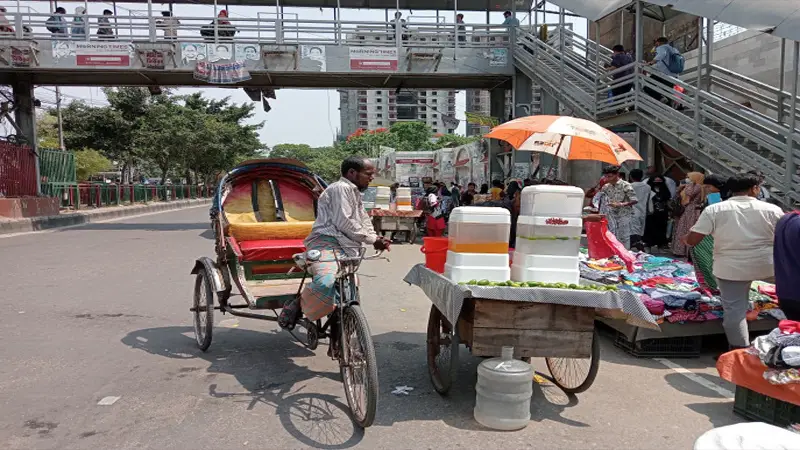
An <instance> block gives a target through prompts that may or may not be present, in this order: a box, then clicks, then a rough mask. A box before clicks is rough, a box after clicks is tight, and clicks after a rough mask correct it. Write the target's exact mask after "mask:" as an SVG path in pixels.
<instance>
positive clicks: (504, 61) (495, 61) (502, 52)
mask: <svg viewBox="0 0 800 450" xmlns="http://www.w3.org/2000/svg"><path fill="white" fill-rule="evenodd" d="M488 57H489V67H506V66H507V65H508V49H507V48H492V49H489V55H488Z"/></svg>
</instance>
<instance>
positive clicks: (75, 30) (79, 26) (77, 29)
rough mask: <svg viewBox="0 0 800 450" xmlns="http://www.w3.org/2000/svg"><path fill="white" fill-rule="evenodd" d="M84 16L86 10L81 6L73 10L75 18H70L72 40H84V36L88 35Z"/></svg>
mask: <svg viewBox="0 0 800 450" xmlns="http://www.w3.org/2000/svg"><path fill="white" fill-rule="evenodd" d="M85 14H86V8H84V7H83V6H78V7H77V8H75V17H73V18H72V29H71V30H70V31H71V32H72V37H73V39H85V38H86V35H87V34H88V32H89V30H88V29H87V24H86V18H85V17H84V15H85Z"/></svg>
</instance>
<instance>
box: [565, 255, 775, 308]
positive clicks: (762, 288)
mask: <svg viewBox="0 0 800 450" xmlns="http://www.w3.org/2000/svg"><path fill="white" fill-rule="evenodd" d="M633 254H634V255H635V256H636V262H635V263H634V271H633V272H632V273H631V272H628V271H627V270H626V269H625V267H624V263H623V262H622V261H621V260H619V259H618V258H616V257H614V258H610V259H601V260H594V259H590V258H589V256H588V252H586V251H585V250H581V255H580V272H581V278H586V279H588V280H592V281H596V282H599V283H604V284H613V285H616V286H617V288H619V289H625V290H628V291H631V292H634V293H635V294H637V296H638V297H639V299H640V300H641V301H642V303H643V304H644V305H645V306H646V307H647V309H648V311H650V313H651V314H653V316H654V318H655V319H656V321H657V322H658V323H663V322H664V321H667V322H670V323H676V322H705V321H707V320H717V319H721V318H722V302H721V301H720V299H719V292H718V291H716V290H712V289H709V288H707V287H702V286H700V284H699V283H698V282H697V277H696V276H695V273H694V267H693V266H692V265H691V264H689V263H687V262H685V261H680V260H676V259H672V258H666V257H663V256H653V255H650V254H648V253H645V252H635V253H633ZM750 304H751V305H750V312H749V313H748V315H747V318H748V320H757V319H759V318H763V317H772V318H775V319H777V320H783V319H786V316H785V315H784V314H783V312H782V311H781V310H780V309H778V299H777V296H776V295H775V286H774V285H772V284H768V283H762V282H754V283H753V286H752V289H751V291H750Z"/></svg>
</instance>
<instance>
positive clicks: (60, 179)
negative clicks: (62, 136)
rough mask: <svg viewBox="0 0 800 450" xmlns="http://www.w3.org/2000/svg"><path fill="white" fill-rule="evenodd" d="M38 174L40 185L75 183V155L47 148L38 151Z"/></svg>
mask: <svg viewBox="0 0 800 450" xmlns="http://www.w3.org/2000/svg"><path fill="white" fill-rule="evenodd" d="M39 174H40V175H41V177H42V183H75V182H76V181H78V179H77V176H76V174H75V154H74V153H72V152H65V151H61V150H53V149H48V148H40V149H39Z"/></svg>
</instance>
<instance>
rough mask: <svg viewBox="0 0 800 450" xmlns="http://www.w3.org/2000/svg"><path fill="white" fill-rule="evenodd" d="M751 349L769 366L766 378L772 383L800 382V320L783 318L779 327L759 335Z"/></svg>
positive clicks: (765, 373) (765, 374)
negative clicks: (766, 333)
mask: <svg viewBox="0 0 800 450" xmlns="http://www.w3.org/2000/svg"><path fill="white" fill-rule="evenodd" d="M750 351H751V352H752V353H753V354H755V355H756V356H758V358H759V359H760V360H761V362H763V363H764V365H765V366H767V368H768V369H767V370H766V371H764V379H766V380H767V381H769V382H770V383H772V384H788V383H797V382H800V370H799V369H800V322H795V321H793V320H781V321H780V322H778V328H775V329H774V330H772V332H770V333H769V334H768V335H766V336H759V337H757V338H756V339H755V340H754V341H753V347H751V349H750Z"/></svg>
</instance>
